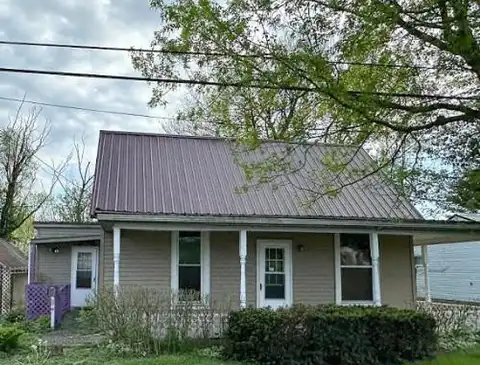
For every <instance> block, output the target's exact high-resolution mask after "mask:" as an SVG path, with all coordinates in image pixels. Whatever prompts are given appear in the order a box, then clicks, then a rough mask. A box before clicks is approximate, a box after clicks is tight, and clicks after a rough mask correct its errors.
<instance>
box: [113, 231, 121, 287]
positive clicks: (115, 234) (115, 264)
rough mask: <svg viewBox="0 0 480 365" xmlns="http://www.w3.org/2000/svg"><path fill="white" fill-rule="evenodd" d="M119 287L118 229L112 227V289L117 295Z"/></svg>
mask: <svg viewBox="0 0 480 365" xmlns="http://www.w3.org/2000/svg"><path fill="white" fill-rule="evenodd" d="M119 287H120V228H118V227H113V288H114V290H115V295H118V289H119Z"/></svg>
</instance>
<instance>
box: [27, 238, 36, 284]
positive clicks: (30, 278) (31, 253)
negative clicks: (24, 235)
mask: <svg viewBox="0 0 480 365" xmlns="http://www.w3.org/2000/svg"><path fill="white" fill-rule="evenodd" d="M36 261H37V245H36V244H34V243H32V242H30V244H29V245H28V273H27V283H28V284H32V283H34V282H35V280H36V275H35V274H36V273H35V268H36Z"/></svg>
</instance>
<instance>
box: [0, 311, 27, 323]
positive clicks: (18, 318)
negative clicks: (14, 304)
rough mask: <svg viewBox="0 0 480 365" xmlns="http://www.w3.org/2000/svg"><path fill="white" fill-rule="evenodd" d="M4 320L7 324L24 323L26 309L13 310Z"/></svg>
mask: <svg viewBox="0 0 480 365" xmlns="http://www.w3.org/2000/svg"><path fill="white" fill-rule="evenodd" d="M3 320H4V321H5V322H7V323H14V324H15V323H16V324H18V323H24V322H25V321H26V318H25V309H23V308H16V309H13V310H11V311H10V312H9V313H8V314H7V315H5V316H4V317H3Z"/></svg>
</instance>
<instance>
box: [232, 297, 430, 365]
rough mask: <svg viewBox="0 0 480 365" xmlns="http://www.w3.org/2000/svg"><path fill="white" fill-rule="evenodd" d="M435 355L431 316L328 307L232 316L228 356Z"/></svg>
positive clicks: (285, 359)
mask: <svg viewBox="0 0 480 365" xmlns="http://www.w3.org/2000/svg"><path fill="white" fill-rule="evenodd" d="M435 350H436V334H435V320H434V319H433V318H432V317H431V316H429V315H427V314H425V313H420V312H417V311H412V310H400V309H394V308H387V307H381V308H378V307H377V308H375V307H358V306H357V307H339V306H331V305H328V306H317V307H305V306H295V307H292V308H288V309H280V310H277V311H273V310H270V309H244V310H241V311H237V312H232V313H231V314H230V316H229V319H228V329H227V331H226V344H225V349H224V355H226V356H227V357H228V358H233V359H236V360H243V361H252V362H259V363H262V364H318V365H337V364H342V365H357V364H372V365H376V364H390V363H395V362H401V361H404V360H408V361H413V360H417V359H422V358H426V357H429V356H432V355H433V354H434V352H435Z"/></svg>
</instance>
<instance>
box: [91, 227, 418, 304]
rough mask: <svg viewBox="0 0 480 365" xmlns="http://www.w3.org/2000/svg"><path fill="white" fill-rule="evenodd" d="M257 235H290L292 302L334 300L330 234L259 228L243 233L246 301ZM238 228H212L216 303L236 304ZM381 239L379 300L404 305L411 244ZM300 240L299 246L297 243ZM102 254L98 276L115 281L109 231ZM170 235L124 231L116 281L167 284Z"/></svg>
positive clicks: (409, 293) (409, 297)
mask: <svg viewBox="0 0 480 365" xmlns="http://www.w3.org/2000/svg"><path fill="white" fill-rule="evenodd" d="M258 239H282V240H285V239H287V240H291V241H292V261H293V262H292V269H293V300H294V303H304V304H319V303H334V302H335V256H334V242H333V234H321V233H274V232H269V233H260V232H249V233H248V235H247V240H248V247H247V264H246V279H247V281H246V286H247V305H248V306H256V302H257V292H256V287H257V284H256V283H257V261H256V252H257V247H256V242H257V240H258ZM238 241H239V232H238V231H231V232H211V234H210V273H211V279H210V280H211V282H210V288H211V297H212V300H213V301H216V302H217V303H225V302H230V303H233V304H234V307H238V303H239V291H240V262H239V253H238ZM379 241H380V269H381V290H382V302H383V303H384V304H387V305H391V306H397V307H405V306H407V305H409V303H412V302H413V291H414V288H413V287H412V285H413V284H412V283H413V272H412V261H411V260H412V258H411V252H412V246H411V239H410V237H408V236H383V235H381V236H380V237H379ZM299 245H303V247H304V250H303V251H302V252H300V251H299V250H298V246H299ZM101 252H103V260H100V278H103V282H104V283H107V284H109V285H112V284H113V234H112V232H105V235H104V239H103V243H102V247H101ZM170 255H171V241H170V233H169V232H160V231H159V232H155V231H131V230H129V231H122V236H121V244H120V282H121V284H138V285H143V286H150V287H155V288H157V289H160V290H168V289H169V288H170V284H171V283H170V264H171V257H170Z"/></svg>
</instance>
